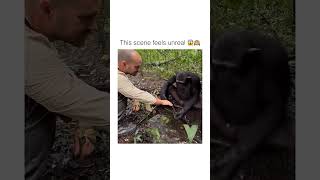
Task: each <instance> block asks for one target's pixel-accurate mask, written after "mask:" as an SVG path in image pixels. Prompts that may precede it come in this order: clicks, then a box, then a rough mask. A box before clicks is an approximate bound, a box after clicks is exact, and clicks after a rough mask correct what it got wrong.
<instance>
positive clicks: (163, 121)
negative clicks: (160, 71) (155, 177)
mask: <svg viewBox="0 0 320 180" xmlns="http://www.w3.org/2000/svg"><path fill="white" fill-rule="evenodd" d="M129 79H130V80H131V82H132V83H133V84H134V85H135V86H136V87H138V88H139V89H142V90H145V91H148V92H150V93H151V94H153V95H154V96H159V94H160V89H161V87H162V85H163V83H164V82H165V80H164V79H161V78H160V77H159V76H158V75H156V74H152V73H147V72H144V73H138V74H137V75H136V76H130V77H129ZM172 102H173V104H176V103H175V102H174V101H172ZM128 104H129V105H128V108H127V112H126V113H127V116H126V117H125V119H123V120H121V121H120V122H119V128H121V129H125V127H126V126H128V124H134V125H136V126H137V127H135V128H134V129H132V128H131V126H128V128H127V129H128V132H127V133H119V136H118V142H119V143H176V144H179V143H190V142H189V140H188V136H187V134H186V130H185V129H184V126H183V124H188V125H189V126H191V125H197V126H198V129H197V133H196V135H195V137H194V139H193V141H192V142H191V143H202V123H201V122H202V121H201V119H202V117H201V113H202V112H201V109H193V110H191V111H190V112H188V113H187V115H186V117H185V120H186V121H182V120H176V119H174V113H175V112H177V111H179V110H180V108H181V107H179V106H174V107H169V106H157V107H153V108H154V109H153V111H152V112H149V111H147V110H146V109H145V108H144V107H143V106H142V108H141V109H140V111H138V112H132V111H131V109H132V108H131V104H132V102H131V101H129V102H128ZM130 128H131V129H130ZM129 129H130V130H129Z"/></svg>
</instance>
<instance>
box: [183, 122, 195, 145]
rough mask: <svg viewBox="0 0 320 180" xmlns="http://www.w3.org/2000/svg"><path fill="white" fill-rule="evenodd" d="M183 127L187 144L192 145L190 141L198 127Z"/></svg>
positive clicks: (185, 125) (186, 125) (184, 125)
mask: <svg viewBox="0 0 320 180" xmlns="http://www.w3.org/2000/svg"><path fill="white" fill-rule="evenodd" d="M183 127H184V129H185V130H186V133H187V136H188V140H189V143H192V141H193V139H194V137H195V135H196V133H197V130H198V125H191V127H190V126H189V125H188V124H183Z"/></svg>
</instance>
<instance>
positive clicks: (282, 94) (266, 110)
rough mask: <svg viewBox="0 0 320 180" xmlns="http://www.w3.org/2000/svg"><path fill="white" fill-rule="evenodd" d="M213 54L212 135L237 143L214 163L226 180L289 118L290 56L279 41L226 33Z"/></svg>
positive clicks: (215, 170)
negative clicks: (287, 108)
mask: <svg viewBox="0 0 320 180" xmlns="http://www.w3.org/2000/svg"><path fill="white" fill-rule="evenodd" d="M212 53H213V54H212V57H213V58H212V60H211V124H212V125H213V126H214V127H215V129H211V132H212V133H215V132H217V131H220V133H222V134H223V135H225V136H226V137H229V138H231V139H233V140H234V142H235V144H233V145H232V146H231V148H230V149H229V150H228V151H227V152H226V153H225V154H224V155H223V156H222V157H221V158H220V159H218V160H217V161H212V164H211V165H212V173H213V174H214V179H215V180H222V179H223V180H227V179H231V177H232V176H233V175H234V173H235V171H236V170H237V168H238V167H239V165H240V164H241V162H243V161H244V160H246V159H247V158H248V157H249V156H250V154H252V152H253V151H255V150H256V149H257V147H258V146H259V145H260V144H261V143H262V142H263V141H264V140H265V139H266V138H268V137H269V136H270V134H271V133H272V132H273V131H274V130H275V129H276V128H277V127H278V126H279V125H280V123H281V121H283V120H284V119H286V105H287V97H288V91H289V90H288V86H289V68H288V55H287V52H286V50H285V48H284V47H283V46H282V45H281V44H280V42H279V41H277V40H274V39H272V38H270V37H268V36H265V35H262V34H260V33H257V32H252V31H237V32H227V33H224V34H223V35H222V36H221V37H219V38H218V39H216V40H215V43H214V46H213V49H212ZM227 125H228V126H227ZM212 135H213V134H212ZM212 148H214V147H212Z"/></svg>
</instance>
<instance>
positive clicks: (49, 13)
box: [25, 0, 109, 180]
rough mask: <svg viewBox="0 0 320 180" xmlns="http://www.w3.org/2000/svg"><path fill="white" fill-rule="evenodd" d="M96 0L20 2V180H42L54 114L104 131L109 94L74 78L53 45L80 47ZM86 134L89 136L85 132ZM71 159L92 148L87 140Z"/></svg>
mask: <svg viewBox="0 0 320 180" xmlns="http://www.w3.org/2000/svg"><path fill="white" fill-rule="evenodd" d="M100 3H101V2H100V1H99V0H26V1H25V179H27V180H37V179H43V178H44V177H42V174H43V172H45V170H46V162H47V157H48V154H49V151H50V148H51V146H52V144H53V141H54V135H55V121H56V115H62V116H65V117H68V118H70V119H73V120H76V121H78V122H79V126H80V128H82V129H89V130H90V129H91V128H95V127H100V128H101V127H103V128H109V94H108V93H106V92H102V91H98V90H97V89H95V88H93V87H91V86H89V85H87V84H86V83H85V82H83V81H82V80H80V79H78V78H77V77H76V76H75V74H74V73H73V72H72V71H71V70H70V69H68V68H67V66H66V65H65V64H64V63H63V62H62V60H61V59H59V57H58V54H57V50H56V49H55V47H54V46H53V45H52V41H53V40H63V41H65V42H69V43H71V44H73V45H76V46H82V45H83V44H84V41H85V39H86V37H87V35H88V34H89V33H91V32H93V31H95V30H97V25H96V15H97V13H98V10H99V6H100ZM85 132H92V131H85ZM75 140H76V142H75V149H74V150H75V155H80V157H82V158H85V156H87V155H89V154H90V153H91V152H92V151H93V148H94V145H93V144H92V142H91V141H90V138H88V137H85V143H84V144H83V145H80V143H79V139H78V138H75Z"/></svg>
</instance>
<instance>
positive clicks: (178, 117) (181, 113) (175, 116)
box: [174, 110, 184, 120]
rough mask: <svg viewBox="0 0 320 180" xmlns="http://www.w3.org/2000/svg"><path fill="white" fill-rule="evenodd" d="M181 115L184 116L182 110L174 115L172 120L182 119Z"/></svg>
mask: <svg viewBox="0 0 320 180" xmlns="http://www.w3.org/2000/svg"><path fill="white" fill-rule="evenodd" d="M183 115H184V112H183V110H181V111H179V112H177V113H176V114H175V115H174V119H177V120H179V119H182V118H183Z"/></svg>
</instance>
